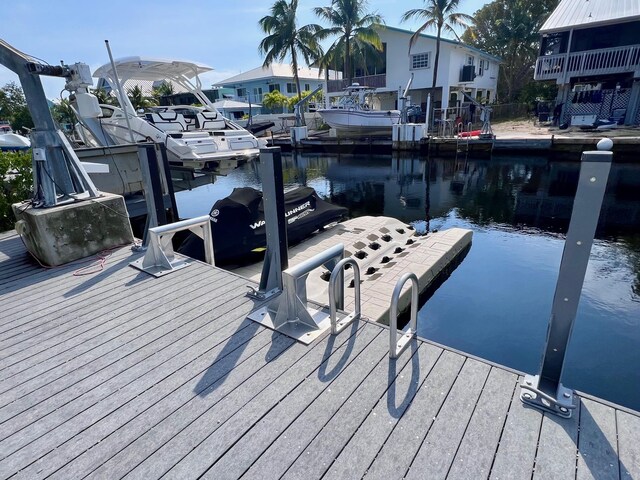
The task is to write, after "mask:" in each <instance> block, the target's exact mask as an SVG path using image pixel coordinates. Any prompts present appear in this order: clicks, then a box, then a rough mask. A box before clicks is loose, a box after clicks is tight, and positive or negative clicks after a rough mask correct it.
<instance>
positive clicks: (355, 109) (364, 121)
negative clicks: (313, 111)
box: [317, 83, 400, 134]
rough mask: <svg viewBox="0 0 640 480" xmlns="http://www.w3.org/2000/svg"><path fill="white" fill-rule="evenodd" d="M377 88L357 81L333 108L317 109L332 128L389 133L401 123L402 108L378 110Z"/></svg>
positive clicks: (343, 130)
mask: <svg viewBox="0 0 640 480" xmlns="http://www.w3.org/2000/svg"><path fill="white" fill-rule="evenodd" d="M374 98H375V89H373V88H370V87H364V86H360V85H359V84H357V83H354V84H353V85H351V86H349V87H347V89H346V90H345V91H344V93H343V95H342V96H341V97H340V99H339V100H338V102H337V104H336V105H335V106H333V107H332V108H323V109H319V110H317V112H318V113H319V114H320V116H321V117H322V119H323V120H324V122H325V123H326V124H327V125H329V126H330V127H331V128H335V129H336V130H338V131H340V132H346V133H359V134H363V133H376V132H380V133H389V132H391V127H393V125H397V124H399V123H400V110H376V109H375V107H374Z"/></svg>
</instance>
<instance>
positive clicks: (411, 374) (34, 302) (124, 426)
mask: <svg viewBox="0 0 640 480" xmlns="http://www.w3.org/2000/svg"><path fill="white" fill-rule="evenodd" d="M137 257H138V254H132V253H131V251H130V249H129V248H121V249H119V250H116V251H114V253H113V255H112V256H111V257H110V258H108V259H107V260H106V262H105V263H104V265H103V269H102V270H101V271H98V270H99V268H98V267H96V268H95V270H94V272H95V273H93V274H89V275H82V276H77V275H74V272H75V273H76V274H79V273H88V271H84V272H81V271H78V269H79V268H80V267H81V266H82V265H70V266H63V267H59V268H55V269H47V270H45V269H43V268H41V267H39V266H38V265H37V264H35V262H33V261H32V260H31V259H30V257H29V256H28V254H27V253H26V252H25V249H24V247H23V246H22V243H21V241H20V239H19V238H18V237H17V236H16V235H15V233H12V234H3V235H0V311H1V312H2V313H1V316H0V479H5V478H12V479H39V478H51V479H81V478H100V479H115V478H123V477H125V478H144V479H151V478H159V477H161V476H164V478H176V479H188V478H210V479H216V480H218V479H227V478H228V479H235V478H240V477H242V478H260V479H267V478H268V479H271V478H301V479H302V478H304V479H313V478H327V479H354V478H362V477H365V478H367V479H378V478H380V479H396V478H403V477H405V478H421V479H423V478H428V479H436V478H472V479H479V478H495V479H501V478H507V479H520V478H523V479H525V478H526V479H530V478H535V479H538V478H540V479H556V478H557V479H566V478H579V479H583V478H585V479H586V478H595V479H609V478H611V479H620V478H622V479H627V478H629V479H631V478H640V417H639V416H638V414H637V413H636V412H631V411H628V410H625V409H623V408H620V407H615V406H612V405H610V404H608V403H606V402H603V401H600V400H598V399H595V398H591V397H589V396H586V395H581V396H580V405H579V408H578V409H577V411H576V412H575V414H574V417H573V418H572V419H570V420H564V419H560V418H557V417H554V416H550V415H546V414H543V413H541V412H539V411H537V410H533V409H530V408H526V407H524V406H523V405H522V404H521V402H520V401H519V400H518V393H519V388H518V382H519V380H520V374H519V373H517V372H513V371H511V370H508V369H505V368H502V367H500V366H497V365H493V364H490V363H487V362H485V361H482V360H479V359H477V358H472V357H470V356H468V355H464V354H462V353H460V352H454V351H451V350H448V349H446V348H444V347H442V346H438V345H434V344H432V343H429V342H427V341H422V340H420V341H414V343H413V344H412V345H411V350H410V351H408V352H405V354H404V355H402V356H401V357H400V359H398V360H395V361H392V360H390V359H389V357H388V344H389V338H388V330H387V329H386V328H385V327H384V326H381V325H378V324H375V323H370V322H366V321H361V322H359V323H357V324H354V325H353V326H352V328H350V329H347V331H345V332H343V333H341V334H340V335H338V336H336V337H332V336H330V335H324V336H323V337H321V339H320V340H319V341H317V342H315V343H313V344H312V345H310V346H305V345H302V344H299V343H295V342H293V341H292V340H291V339H289V338H288V337H285V336H282V335H280V334H278V333H274V332H272V331H270V330H267V329H264V328H263V327H261V326H259V325H257V324H255V323H253V322H250V321H248V320H246V319H245V316H246V315H247V313H249V312H250V311H251V310H252V309H253V308H254V307H255V305H254V303H253V302H252V301H251V300H250V299H248V298H247V297H245V296H244V291H245V290H246V288H245V286H246V285H247V284H248V283H249V282H248V281H247V280H245V279H243V278H241V277H239V276H237V275H234V274H232V273H229V272H226V271H223V270H219V269H216V268H213V267H210V266H208V265H204V264H201V263H194V264H193V265H191V266H189V267H188V268H185V269H182V270H180V271H177V272H175V273H172V274H170V275H167V276H164V277H162V278H158V279H156V278H153V277H150V276H148V275H146V274H144V273H142V272H139V271H137V270H135V269H133V268H131V267H129V266H128V263H129V262H130V261H131V260H133V259H135V258H137ZM629 388H633V386H631V385H630V386H629Z"/></svg>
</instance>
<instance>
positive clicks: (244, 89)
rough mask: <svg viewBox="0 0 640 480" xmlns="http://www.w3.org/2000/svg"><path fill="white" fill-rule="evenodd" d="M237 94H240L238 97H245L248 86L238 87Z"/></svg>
mask: <svg viewBox="0 0 640 480" xmlns="http://www.w3.org/2000/svg"><path fill="white" fill-rule="evenodd" d="M236 94H237V95H238V98H244V97H246V96H247V89H246V88H238V89H236Z"/></svg>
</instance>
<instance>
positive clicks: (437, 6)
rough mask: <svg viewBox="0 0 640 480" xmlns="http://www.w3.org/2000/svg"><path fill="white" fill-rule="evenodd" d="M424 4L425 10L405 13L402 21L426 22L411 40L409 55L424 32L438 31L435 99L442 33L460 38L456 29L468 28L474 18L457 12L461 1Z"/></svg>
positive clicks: (434, 84)
mask: <svg viewBox="0 0 640 480" xmlns="http://www.w3.org/2000/svg"><path fill="white" fill-rule="evenodd" d="M424 4H425V5H424V6H425V8H414V9H412V10H409V11H407V12H405V13H404V14H403V15H402V18H401V21H402V22H405V21H407V20H409V19H412V18H416V19H419V20H424V23H423V24H422V25H421V26H420V27H419V28H418V29H417V30H416V32H415V33H414V34H413V35H412V36H411V39H410V40H409V53H411V47H412V46H413V45H414V44H415V43H416V41H417V40H418V38H419V37H420V34H421V33H422V32H423V31H424V30H426V29H433V28H435V29H436V32H437V34H436V56H435V58H434V62H433V83H432V85H431V94H432V97H433V93H434V92H435V88H436V82H437V79H438V60H439V58H440V37H441V35H442V31H443V30H444V31H445V32H450V33H453V35H454V36H455V37H456V38H458V34H457V33H456V31H455V30H454V28H455V27H464V28H467V27H468V26H469V25H468V24H469V23H470V22H473V17H471V16H470V15H467V14H466V13H460V12H458V11H457V10H458V6H459V4H460V0H425V2H424Z"/></svg>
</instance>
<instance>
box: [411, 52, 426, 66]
mask: <svg viewBox="0 0 640 480" xmlns="http://www.w3.org/2000/svg"><path fill="white" fill-rule="evenodd" d="M430 53H431V52H424V53H416V54H415V55H411V69H412V70H416V69H418V68H429V67H430V59H431V55H430Z"/></svg>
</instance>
